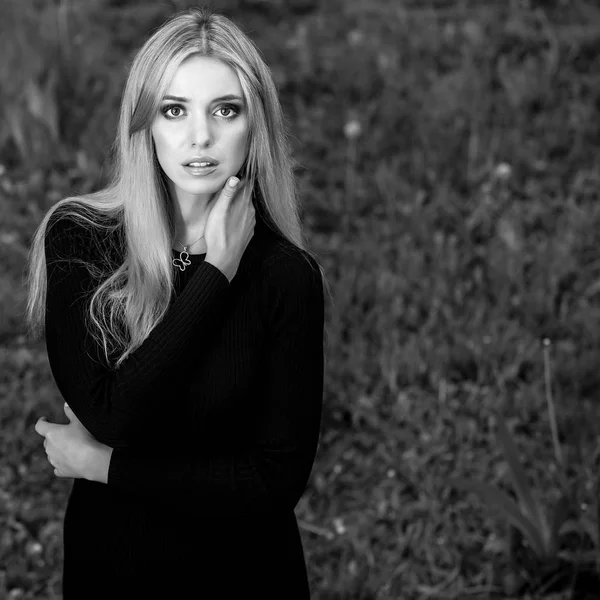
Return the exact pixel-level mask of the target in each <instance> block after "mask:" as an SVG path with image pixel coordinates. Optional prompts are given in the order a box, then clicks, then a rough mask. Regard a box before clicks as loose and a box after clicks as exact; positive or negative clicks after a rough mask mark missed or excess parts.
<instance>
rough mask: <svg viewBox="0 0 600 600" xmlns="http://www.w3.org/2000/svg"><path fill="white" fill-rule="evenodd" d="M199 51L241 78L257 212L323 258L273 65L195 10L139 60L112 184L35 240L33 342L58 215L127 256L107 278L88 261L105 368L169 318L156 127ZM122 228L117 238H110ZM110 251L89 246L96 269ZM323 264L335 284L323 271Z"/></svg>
mask: <svg viewBox="0 0 600 600" xmlns="http://www.w3.org/2000/svg"><path fill="white" fill-rule="evenodd" d="M192 55H203V56H211V57H213V58H216V59H219V60H221V61H223V62H224V63H226V64H227V65H229V66H230V67H231V68H232V69H233V70H234V71H235V72H236V74H237V76H238V78H239V81H240V84H241V86H242V89H243V93H244V96H245V102H246V106H247V107H248V116H249V125H250V135H249V139H250V144H249V150H248V156H247V159H246V162H245V165H244V169H245V173H244V175H247V176H248V178H249V180H250V181H251V182H254V188H255V190H256V191H257V196H258V198H256V201H258V202H259V203H260V206H257V207H256V208H257V213H259V214H260V212H261V211H262V212H264V215H265V222H266V223H267V224H268V226H269V227H270V228H271V229H273V230H274V231H275V232H276V233H278V234H279V235H281V236H282V237H283V238H285V239H287V240H288V241H289V242H291V243H292V244H294V245H295V246H296V247H298V248H301V249H302V250H304V251H305V252H306V253H307V254H308V255H310V256H311V257H312V258H313V259H314V260H315V261H316V258H315V256H314V254H313V253H312V252H310V251H309V250H308V249H307V248H306V246H305V243H304V239H303V232H302V227H301V222H300V216H299V210H300V209H299V204H298V198H297V193H296V186H295V180H294V176H293V162H292V159H291V155H290V150H289V143H288V137H287V133H286V131H285V125H284V121H283V113H282V110H281V105H280V103H279V98H278V95H277V90H276V88H275V84H274V82H273V78H272V76H271V73H270V70H269V68H268V67H267V65H266V64H265V63H264V62H263V60H262V58H261V56H260V53H259V51H258V50H257V48H256V46H255V45H254V43H253V42H252V41H251V40H250V39H249V38H248V37H247V36H246V35H245V34H244V33H243V32H242V31H241V30H240V29H239V28H238V27H237V26H236V25H235V24H234V23H232V22H231V21H230V20H229V19H227V18H226V17H223V16H221V15H217V14H213V13H211V12H210V11H208V10H206V9H199V8H192V9H188V10H186V11H183V12H181V13H179V14H177V15H175V16H173V17H171V18H170V19H169V20H168V21H167V22H166V23H164V24H163V25H162V26H161V27H160V28H159V29H158V30H157V31H156V32H155V33H154V34H153V35H152V36H151V37H150V38H149V39H148V40H147V41H146V42H145V44H144V45H143V46H142V48H141V49H140V50H139V52H138V53H137V55H136V56H135V58H134V60H133V63H132V65H131V68H130V71H129V75H128V78H127V82H126V84H125V90H124V93H123V99H122V103H121V111H120V116H119V122H118V131H117V136H116V139H115V143H114V148H113V149H114V163H113V165H112V172H111V177H110V180H109V183H108V184H107V185H106V187H105V188H103V189H102V190H100V191H97V192H95V193H90V194H85V195H82V196H73V197H69V198H65V199H63V200H61V201H59V202H57V203H56V204H55V205H54V206H52V207H51V208H50V210H49V211H48V213H47V214H46V215H45V216H44V218H43V219H42V222H41V223H40V225H39V226H38V228H37V229H36V231H35V233H34V235H33V238H32V243H31V247H30V250H29V256H28V272H27V285H28V297H27V303H26V308H25V315H24V318H25V324H26V330H27V333H28V335H29V336H30V337H33V338H37V337H39V336H40V335H41V334H42V333H44V329H45V307H46V288H47V274H46V257H45V249H44V240H45V237H46V229H47V226H48V222H49V221H50V219H51V218H52V216H53V215H54V213H59V215H60V217H68V218H70V219H73V220H74V221H76V223H77V224H80V225H81V226H83V227H86V228H88V229H93V230H94V231H95V232H98V231H101V230H103V231H104V232H105V234H107V235H106V236H105V238H104V239H114V240H116V244H117V246H118V249H119V250H120V251H121V252H122V256H124V262H123V264H121V265H120V266H118V268H116V269H115V268H114V265H113V266H110V263H109V262H108V261H106V260H105V261H104V262H103V263H102V264H103V265H104V266H105V267H106V270H105V271H104V272H103V271H102V269H100V270H99V269H98V265H97V264H96V265H94V264H86V266H87V267H88V269H90V271H92V272H93V273H94V274H95V276H97V277H98V279H99V280H100V281H101V283H100V284H99V285H98V287H97V288H95V290H94V291H93V294H92V296H91V300H90V304H89V309H88V311H87V317H88V320H89V323H88V329H89V331H90V334H91V335H92V336H93V337H94V339H95V340H96V342H97V343H98V344H99V346H100V347H101V348H103V351H104V355H105V357H106V360H107V363H110V358H109V356H110V355H111V354H112V353H114V352H117V353H119V352H120V353H121V354H120V356H118V358H117V360H116V362H115V364H114V367H115V368H116V367H118V366H119V365H120V364H121V363H122V362H123V361H124V360H125V359H126V358H127V356H128V355H129V354H130V353H131V352H133V351H134V350H135V349H136V348H138V347H139V346H140V345H141V344H142V343H143V342H144V340H145V339H146V338H147V337H148V335H149V334H150V332H151V331H152V330H153V329H154V327H156V325H157V324H158V323H159V322H160V321H161V319H162V318H163V317H164V315H165V313H166V312H167V310H168V308H169V304H170V301H171V295H172V292H173V289H174V285H173V280H174V273H173V268H172V264H171V260H172V249H171V248H172V240H173V238H174V235H175V225H174V219H173V211H172V205H171V200H170V197H169V194H168V192H167V189H166V185H165V180H164V174H163V173H162V171H161V169H160V166H159V164H158V160H157V158H156V154H155V151H154V147H153V143H152V134H151V129H150V128H151V125H152V122H153V120H154V118H155V115H156V114H157V112H158V110H159V104H160V99H161V98H162V97H163V95H164V94H165V93H166V89H167V86H168V85H169V83H170V81H171V79H172V77H173V75H174V74H175V71H176V70H177V68H178V67H179V65H180V64H181V63H182V62H183V61H184V60H185V59H186V58H188V57H190V56H192ZM259 209H260V210H259ZM59 215H57V216H59ZM257 217H258V215H257ZM117 230H118V231H117ZM115 232H116V233H118V234H119V235H117V236H112V235H108V234H114V233H115ZM92 237H93V239H96V236H92ZM101 237H102V236H98V239H100V238H101ZM103 251H104V252H106V249H105V248H103V247H102V246H101V245H100V244H98V246H97V247H96V248H93V249H91V251H90V263H91V262H92V259H91V257H92V256H93V254H94V253H95V255H96V256H101V258H106V257H105V256H103V255H102V252H103ZM83 262H84V264H85V263H86V261H85V260H84V261H83ZM96 262H97V261H96ZM317 265H318V267H319V270H320V273H321V277H322V281H323V284H324V287H327V281H326V278H325V275H324V272H323V269H322V267H321V266H320V265H319V264H318V263H317ZM90 324H91V325H92V326H91V327H90V326H89V325H90Z"/></svg>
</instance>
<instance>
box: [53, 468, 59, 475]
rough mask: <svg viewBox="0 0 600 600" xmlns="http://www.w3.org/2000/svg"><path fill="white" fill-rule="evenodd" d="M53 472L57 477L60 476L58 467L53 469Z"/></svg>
mask: <svg viewBox="0 0 600 600" xmlns="http://www.w3.org/2000/svg"><path fill="white" fill-rule="evenodd" d="M54 474H55V475H56V476H57V477H60V475H59V474H58V469H54Z"/></svg>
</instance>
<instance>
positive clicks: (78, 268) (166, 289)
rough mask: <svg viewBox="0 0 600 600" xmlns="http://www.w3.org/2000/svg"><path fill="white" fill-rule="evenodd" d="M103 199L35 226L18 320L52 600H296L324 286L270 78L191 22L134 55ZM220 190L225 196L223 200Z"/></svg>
mask: <svg viewBox="0 0 600 600" xmlns="http://www.w3.org/2000/svg"><path fill="white" fill-rule="evenodd" d="M115 149H116V155H115V156H116V160H115V165H114V172H113V176H112V179H111V182H110V184H109V185H108V186H107V187H106V188H105V189H103V190H101V191H98V192H96V193H93V194H86V195H85V196H80V197H72V198H67V199H65V200H62V201H60V202H58V203H57V204H56V205H54V206H53V207H52V208H51V209H50V211H49V212H48V214H47V215H45V217H44V219H43V220H42V222H41V224H40V225H39V227H38V229H37V230H36V233H35V235H34V238H33V240H32V246H31V250H30V257H29V273H28V284H29V296H28V302H27V311H26V319H27V323H28V326H29V328H30V332H31V334H32V335H39V334H40V333H41V332H42V331H43V332H44V334H45V338H46V345H47V350H48V357H49V362H50V367H51V369H52V373H53V376H54V378H55V381H56V384H57V387H58V389H59V390H60V392H61V394H62V396H63V398H64V399H65V413H66V416H67V417H68V420H69V423H68V424H65V425H61V424H56V423H50V422H48V421H47V420H46V419H45V418H44V417H43V416H42V417H40V419H39V420H38V422H37V423H36V426H35V429H36V431H37V432H38V433H39V434H40V435H41V436H43V438H44V448H45V451H46V453H47V456H48V459H49V461H50V463H51V464H52V466H53V467H54V473H55V475H56V476H58V477H70V478H74V484H73V488H72V491H71V494H70V496H69V500H68V504H67V508H66V513H65V521H64V570H63V595H64V600H83V599H86V600H89V599H92V598H103V599H109V598H110V599H115V598H151V597H152V598H154V597H156V598H159V597H163V598H210V599H214V598H236V599H238V598H242V597H245V596H247V595H248V596H256V597H258V598H261V599H263V600H264V599H266V598H277V599H284V598H285V599H288V600H289V599H294V598H302V599H307V598H309V597H310V593H309V584H308V578H307V570H306V563H305V557H304V553H303V548H302V544H301V538H300V535H299V531H298V526H297V522H296V517H295V514H294V507H295V506H296V504H297V502H298V501H299V499H300V497H301V495H302V494H303V492H304V490H305V486H306V484H307V481H308V478H309V476H310V473H311V469H312V465H313V461H314V457H315V453H316V450H317V443H318V438H319V431H320V422H321V412H322V397H323V376H324V352H323V333H324V282H325V279H324V276H323V271H322V268H321V267H320V266H319V264H318V263H317V261H316V260H315V258H314V256H313V255H312V254H311V253H310V252H309V251H308V250H306V249H305V248H304V244H303V241H302V231H301V225H300V219H299V204H298V201H297V198H296V194H295V187H294V179H293V174H292V163H291V159H290V154H289V150H288V145H287V141H286V134H285V131H284V125H283V118H282V111H281V108H280V104H279V100H278V97H277V92H276V89H275V86H274V84H273V80H272V76H271V74H270V71H269V69H268V67H267V66H266V65H265V64H264V62H263V61H262V59H261V58H260V56H259V53H258V51H257V49H256V48H255V46H254V45H253V43H252V42H251V41H250V40H249V39H248V38H247V37H246V36H245V35H244V33H243V32H242V31H240V29H238V28H237V27H236V26H235V25H234V24H233V23H232V22H231V21H230V20H228V19H226V18H224V17H223V16H219V15H215V14H211V13H209V12H207V11H205V10H200V9H192V10H188V11H185V12H183V13H180V14H178V15H176V16H174V17H173V18H171V19H170V20H169V21H167V22H166V23H165V24H164V25H163V26H162V27H161V28H160V29H158V30H157V31H156V32H155V33H154V34H153V35H152V36H151V37H150V38H149V39H148V40H147V42H146V43H145V44H144V46H143V47H142V48H141V50H140V51H139V52H138V54H137V56H136V57H135V59H134V61H133V63H132V66H131V69H130V72H129V76H128V79H127V83H126V86H125V91H124V95H123V100H122V106H121V113H120V120H119V125H118V134H117V139H116V144H115ZM236 183H237V185H234V186H233V187H232V186H231V184H236Z"/></svg>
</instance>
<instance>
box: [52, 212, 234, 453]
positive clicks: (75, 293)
mask: <svg viewBox="0 0 600 600" xmlns="http://www.w3.org/2000/svg"><path fill="white" fill-rule="evenodd" d="M86 235H87V234H86ZM90 246H91V244H90V243H86V237H85V235H84V230H83V229H82V228H80V227H78V226H77V225H76V224H74V223H73V222H72V221H67V219H62V220H57V221H56V222H55V223H54V225H53V226H52V227H49V230H48V233H47V235H46V239H45V252H46V264H47V281H48V285H47V297H46V321H45V326H46V347H47V351H48V360H49V363H50V368H51V370H52V374H53V376H54V379H55V381H56V385H57V387H58V389H59V391H60V392H61V394H62V396H63V398H64V399H65V401H66V402H67V403H68V404H69V405H70V406H71V408H72V409H73V411H74V412H75V414H76V415H77V417H78V418H79V419H80V420H81V422H82V423H83V424H84V426H85V427H86V428H87V429H88V430H89V431H90V433H91V434H92V435H93V436H94V437H95V438H96V439H98V440H99V441H101V442H102V443H104V444H107V445H110V446H113V447H119V446H127V445H128V444H129V442H128V439H130V438H131V436H132V435H133V434H135V433H136V428H138V427H141V426H142V424H143V422H144V419H143V417H144V416H145V415H149V414H152V413H156V411H157V410H159V408H160V406H159V403H160V402H164V399H161V398H160V395H157V394H153V393H152V390H153V387H154V386H156V384H157V383H158V382H160V381H164V380H165V378H167V379H168V378H169V376H170V374H171V373H174V372H175V371H176V370H177V369H178V365H179V361H180V359H181V357H182V356H183V354H184V353H185V351H186V346H187V345H188V344H190V343H192V342H194V341H196V342H197V341H198V340H199V339H203V338H204V337H208V336H209V334H210V333H211V332H212V331H214V329H215V328H216V327H217V326H218V323H219V321H220V319H219V317H220V316H221V315H222V314H223V311H224V310H225V308H224V307H225V305H226V303H225V302H224V300H225V299H226V298H227V297H228V294H229V288H230V284H229V281H228V279H227V277H226V276H225V275H224V274H223V273H222V272H221V271H220V270H219V269H217V268H216V267H215V266H214V265H212V264H210V263H206V262H204V263H203V264H202V265H200V266H199V268H198V270H197V272H196V273H195V274H194V276H193V278H192V279H191V280H190V281H189V283H188V285H187V286H186V288H185V290H184V291H183V292H182V293H181V294H180V296H179V297H178V298H176V299H175V300H174V301H173V303H172V305H171V307H170V308H169V311H168V312H167V314H166V315H165V317H164V318H163V319H162V321H161V322H160V323H159V324H158V325H157V326H156V327H155V328H154V329H153V330H152V332H151V333H150V335H149V336H148V338H147V339H146V340H145V341H144V343H143V344H142V345H141V346H140V347H139V348H137V349H136V350H135V352H133V353H132V354H131V355H130V356H129V357H128V358H127V359H126V360H125V361H124V362H123V363H122V364H121V365H120V366H119V368H118V369H111V368H109V367H108V366H107V365H106V361H105V360H104V359H103V356H101V353H100V350H99V347H98V345H97V344H96V343H95V342H94V341H93V338H92V337H91V336H90V335H89V333H88V330H87V327H86V319H87V310H88V305H89V299H90V297H91V294H90V292H91V291H92V289H93V287H94V283H95V284H96V285H97V283H98V282H94V280H93V278H92V276H91V275H90V273H89V272H88V269H87V268H86V267H85V266H84V265H83V264H82V263H81V262H79V260H78V259H81V258H83V257H85V258H88V257H89V256H90V255H91V254H92V252H93V251H91V250H90V249H89V248H90ZM94 251H95V250H94ZM65 258H74V259H75V260H69V261H68V262H65V260H64V259H65ZM59 259H61V260H60V261H59ZM65 264H66V265H67V266H65Z"/></svg>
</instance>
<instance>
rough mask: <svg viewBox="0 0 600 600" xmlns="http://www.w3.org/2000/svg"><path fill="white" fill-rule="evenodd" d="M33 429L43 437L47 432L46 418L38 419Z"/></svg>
mask: <svg viewBox="0 0 600 600" xmlns="http://www.w3.org/2000/svg"><path fill="white" fill-rule="evenodd" d="M34 429H35V431H36V432H37V433H39V434H40V435H43V436H45V435H46V433H47V432H48V422H47V421H46V417H40V418H39V419H38V420H37V423H36V424H35V427H34Z"/></svg>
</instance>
